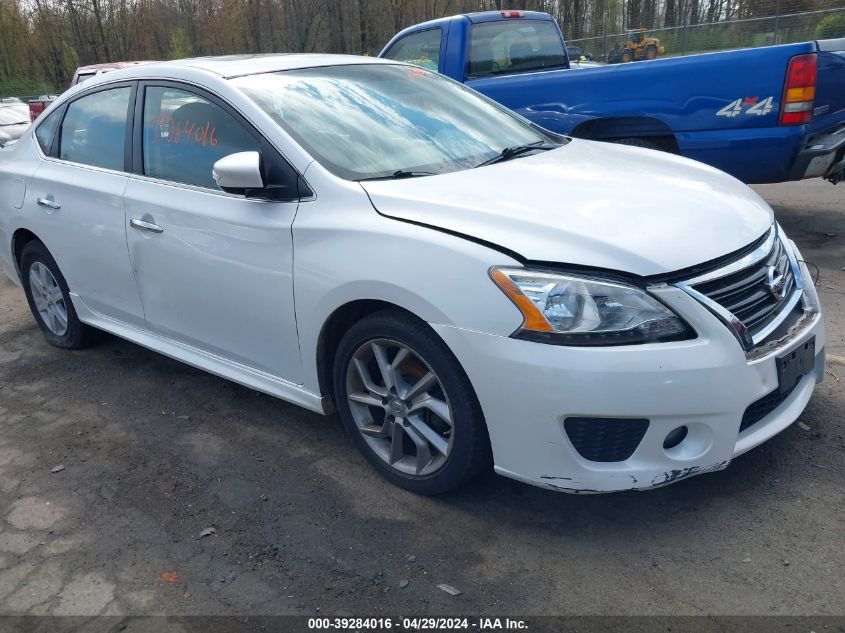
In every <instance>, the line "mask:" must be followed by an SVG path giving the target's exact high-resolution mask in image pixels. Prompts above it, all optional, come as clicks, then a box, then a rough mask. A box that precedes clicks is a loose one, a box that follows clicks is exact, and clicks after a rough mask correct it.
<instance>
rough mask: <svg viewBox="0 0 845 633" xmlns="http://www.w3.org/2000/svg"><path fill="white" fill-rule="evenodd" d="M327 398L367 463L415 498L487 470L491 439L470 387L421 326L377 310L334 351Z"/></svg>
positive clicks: (446, 350) (436, 339)
mask: <svg viewBox="0 0 845 633" xmlns="http://www.w3.org/2000/svg"><path fill="white" fill-rule="evenodd" d="M333 382H334V394H335V399H336V401H337V407H338V410H339V412H340V417H341V419H342V420H343V423H344V426H345V427H346V430H347V432H348V433H349V435H350V436H351V437H352V439H353V441H354V442H355V444H356V445H357V447H358V449H359V450H360V451H361V452H362V453H363V454H364V456H365V457H366V458H367V460H368V461H369V462H370V464H372V465H373V467H374V468H375V469H376V470H377V471H378V472H379V473H380V474H381V475H382V476H383V477H385V478H386V479H387V480H389V481H390V482H392V483H393V484H395V485H397V486H399V487H401V488H404V489H405V490H410V491H411V492H415V493H418V494H426V495H434V494H441V493H444V492H448V491H450V490H453V489H455V488H457V487H459V486H461V485H463V484H465V483H466V482H467V481H469V480H470V479H472V478H473V477H474V476H476V475H477V474H479V473H480V472H482V471H483V470H485V469H486V468H489V466H490V461H491V460H490V442H489V439H488V436H487V427H486V424H485V422H484V416H483V414H482V412H481V407H480V405H479V404H478V399H477V398H476V395H475V392H474V390H473V389H472V385H471V384H470V382H469V379H468V378H467V376H466V373H465V372H464V371H463V369H462V368H461V366H460V364H459V363H458V360H457V359H456V358H455V356H454V355H453V354H452V352H451V351H450V350H449V348H448V347H446V344H445V343H444V342H443V341H442V340H441V339H440V338H439V337H438V336H437V335H436V334H435V332H434V331H433V330H432V329H431V328H430V327H429V326H428V325H427V324H426V323H424V322H423V321H420V320H419V319H416V318H414V317H411V316H410V315H407V314H404V313H402V312H399V311H383V312H377V313H375V314H372V315H370V316H367V317H365V318H364V319H363V320H361V321H359V322H358V323H356V324H355V325H354V326H352V327H351V328H350V329H349V331H348V332H347V333H346V334H345V335H344V337H343V338H342V339H341V341H340V345H339V346H338V350H337V354H336V356H335V362H334V372H333Z"/></svg>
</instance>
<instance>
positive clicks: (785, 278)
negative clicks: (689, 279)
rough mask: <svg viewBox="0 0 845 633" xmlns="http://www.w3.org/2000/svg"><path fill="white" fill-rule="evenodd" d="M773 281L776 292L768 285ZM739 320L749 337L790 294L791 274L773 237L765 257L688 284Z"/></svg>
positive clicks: (793, 283) (760, 328) (771, 317)
mask: <svg viewBox="0 0 845 633" xmlns="http://www.w3.org/2000/svg"><path fill="white" fill-rule="evenodd" d="M773 281H777V282H778V284H779V287H780V288H782V290H781V291H780V292H778V293H775V291H774V290H773V289H772V287H771V284H772V282H773ZM692 287H693V288H694V289H695V290H697V291H698V292H700V293H701V294H703V295H705V296H707V297H709V298H710V299H712V300H713V301H715V302H716V303H718V304H719V305H721V306H722V307H723V308H725V310H727V311H728V312H730V313H731V314H733V315H734V316H735V317H736V318H738V319H739V320H740V321H742V324H743V325H744V326H745V328H746V329H747V330H748V333H749V334H751V336H752V337H753V336H754V334H756V333H757V332H759V331H761V330H762V329H763V328H765V327H766V326H767V325H768V324H769V323H771V322H772V321H773V320H774V319H775V318H776V317H777V316H778V314H779V313H780V308H781V307H782V306H783V305H784V303H785V302H786V301H787V299H788V298H789V297H790V296H791V295H792V291H793V290H794V288H795V276H794V275H793V274H792V266H790V265H789V257H787V255H786V248H785V247H784V245H783V242H782V241H780V240H775V244H774V248H772V250H771V253H769V256H768V257H766V258H765V259H763V260H761V261H759V262H757V263H756V264H753V265H751V266H749V267H748V268H745V269H743V270H740V271H738V272H735V273H732V274H730V275H727V276H725V277H720V278H718V279H714V280H713V281H706V282H703V283H700V284H696V285H694V286H692Z"/></svg>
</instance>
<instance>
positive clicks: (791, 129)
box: [380, 11, 845, 183]
mask: <svg viewBox="0 0 845 633" xmlns="http://www.w3.org/2000/svg"><path fill="white" fill-rule="evenodd" d="M380 56H381V57H385V58H388V59H394V60H400V61H405V62H411V63H415V64H418V65H421V66H424V67H427V68H430V69H432V70H437V71H439V72H441V73H443V74H444V75H446V76H448V77H451V78H452V79H455V80H457V81H460V82H462V83H465V84H466V85H467V86H470V87H471V88H474V89H475V90H477V91H479V92H481V93H482V94H484V95H486V96H488V97H490V98H492V99H494V100H496V101H498V102H499V103H501V104H503V105H505V106H507V107H508V108H510V109H512V110H514V111H516V112H518V113H519V114H521V115H522V116H524V117H526V118H527V119H529V120H531V121H533V122H534V123H536V124H537V125H540V126H542V127H544V128H546V129H549V130H552V131H553V132H557V133H560V134H567V135H571V136H577V137H581V138H589V139H598V140H605V141H615V142H620V143H626V144H629V145H639V146H643V147H651V148H655V149H662V150H664V151H670V152H675V153H678V154H681V155H683V156H687V157H689V158H694V159H696V160H699V161H702V162H705V163H708V164H710V165H713V166H714V167H718V168H719V169H722V170H724V171H726V172H728V173H730V174H732V175H733V176H735V177H736V178H739V179H740V180H742V181H744V182H746V183H770V182H783V181H787V180H801V179H802V178H812V177H819V176H821V177H825V178H827V179H829V180H831V181H832V182H834V183H836V182H838V181H841V180H845V38H844V39H839V40H823V41H817V42H805V43H800V44H784V45H780V46H767V47H764V48H755V49H747V50H738V51H725V52H718V53H706V54H701V55H692V56H688V57H676V58H664V59H656V60H653V61H643V62H637V63H635V64H624V65H619V66H596V67H589V68H579V67H577V66H575V65H573V66H570V63H569V58H568V56H567V52H566V45H565V42H564V39H563V35H562V34H561V32H560V28H559V27H558V25H557V22H555V20H554V19H553V18H552V17H551V16H550V15H548V14H545V13H537V12H532V11H489V12H484V13H470V14H466V15H457V16H453V17H448V18H441V19H439V20H433V21H430V22H425V23H423V24H417V25H416V26H412V27H409V28H407V29H405V30H403V31H401V32H400V33H398V34H397V35H395V36H394V37H393V39H391V40H390V42H389V43H388V44H387V46H386V47H385V48H384V50H383V51H382V52H381V55H380Z"/></svg>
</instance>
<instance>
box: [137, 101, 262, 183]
mask: <svg viewBox="0 0 845 633" xmlns="http://www.w3.org/2000/svg"><path fill="white" fill-rule="evenodd" d="M253 151H261V146H260V143H259V141H258V140H256V139H255V137H253V136H252V134H250V133H249V132H248V131H247V129H246V128H245V127H244V126H243V125H241V123H240V122H239V121H237V120H236V119H235V118H234V117H233V116H232V115H230V114H229V113H228V112H226V111H225V110H224V109H223V108H221V107H220V106H218V105H216V104H214V103H211V102H209V101H207V100H206V99H204V98H202V97H201V96H199V95H197V94H195V93H193V92H188V91H186V90H179V89H178V88H166V87H157V86H151V87H148V88H147V89H146V90H145V96H144V141H143V152H144V174H146V175H147V176H152V177H154V178H161V179H163V180H170V181H173V182H180V183H185V184H189V185H197V186H200V187H208V188H210V189H217V188H218V187H217V183H215V182H214V178H212V176H211V169H212V167H213V166H214V163H215V162H217V161H218V160H220V159H221V158H223V157H224V156H228V155H229V154H234V153H236V152H253Z"/></svg>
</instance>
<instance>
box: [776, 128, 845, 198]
mask: <svg viewBox="0 0 845 633" xmlns="http://www.w3.org/2000/svg"><path fill="white" fill-rule="evenodd" d="M819 177H823V178H827V179H828V180H830V181H831V182H833V183H834V184H835V183H837V182H839V181H841V180H845V125H842V126H841V127H839V128H838V129H833V130H825V131H824V132H822V133H820V134H814V135H812V136H810V137H808V138H807V142H806V144H805V145H804V147H803V148H802V149H801V151H799V152H798V156H797V157H796V158H795V162H794V163H793V164H792V171H791V172H790V174H789V179H790V180H802V179H804V178H819Z"/></svg>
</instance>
